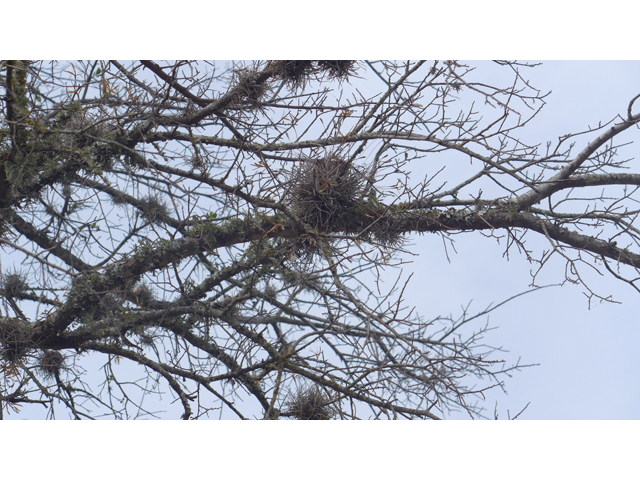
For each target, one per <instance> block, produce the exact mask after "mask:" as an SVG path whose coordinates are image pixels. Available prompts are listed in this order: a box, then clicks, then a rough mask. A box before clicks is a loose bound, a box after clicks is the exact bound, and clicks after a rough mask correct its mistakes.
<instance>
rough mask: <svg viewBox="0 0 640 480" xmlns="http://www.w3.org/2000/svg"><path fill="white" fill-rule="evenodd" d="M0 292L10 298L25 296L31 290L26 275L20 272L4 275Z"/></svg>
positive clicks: (0, 284)
mask: <svg viewBox="0 0 640 480" xmlns="http://www.w3.org/2000/svg"><path fill="white" fill-rule="evenodd" d="M0 290H1V291H2V293H3V294H4V295H5V296H7V297H10V298H16V297H20V296H21V295H24V294H25V293H27V291H28V290H29V284H28V283H27V277H26V275H24V274H22V273H20V272H18V271H14V272H11V273H5V274H3V275H2V277H1V283H0Z"/></svg>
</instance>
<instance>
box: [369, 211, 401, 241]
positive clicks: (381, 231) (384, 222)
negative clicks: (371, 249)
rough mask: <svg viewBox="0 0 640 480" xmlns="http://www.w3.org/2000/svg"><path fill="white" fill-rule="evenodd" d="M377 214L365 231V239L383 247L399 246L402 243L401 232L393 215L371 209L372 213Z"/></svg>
mask: <svg viewBox="0 0 640 480" xmlns="http://www.w3.org/2000/svg"><path fill="white" fill-rule="evenodd" d="M376 214H379V216H377V217H376V220H375V221H374V222H373V223H372V224H371V227H370V228H369V229H368V230H367V231H366V232H365V235H364V236H365V238H364V239H365V240H368V241H374V242H377V243H379V244H381V245H383V246H385V247H391V248H394V247H400V246H402V244H403V243H404V238H403V236H402V234H403V232H402V230H401V229H400V227H399V226H398V221H397V219H396V218H395V217H393V216H391V215H389V214H386V213H382V214H380V212H374V211H372V215H376Z"/></svg>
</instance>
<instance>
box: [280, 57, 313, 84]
mask: <svg viewBox="0 0 640 480" xmlns="http://www.w3.org/2000/svg"><path fill="white" fill-rule="evenodd" d="M271 69H272V71H273V73H274V76H275V77H276V78H279V79H280V80H282V81H283V82H284V83H285V85H287V86H288V87H290V88H291V89H296V88H298V87H304V86H305V85H306V83H307V81H308V80H309V79H310V78H311V77H312V76H313V75H314V74H315V72H316V65H315V63H314V61H313V60H276V61H273V62H271Z"/></svg>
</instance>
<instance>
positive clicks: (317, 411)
mask: <svg viewBox="0 0 640 480" xmlns="http://www.w3.org/2000/svg"><path fill="white" fill-rule="evenodd" d="M331 403H333V402H332V400H331V399H330V398H329V396H328V395H327V394H326V393H324V392H323V391H322V390H321V389H320V387H318V386H316V385H313V386H311V387H303V388H300V389H298V391H297V392H295V393H293V394H292V395H291V398H290V399H289V400H288V401H287V402H285V407H286V408H287V409H288V412H287V413H288V414H289V415H291V416H292V417H294V418H297V419H298V420H331V419H332V418H334V417H335V416H336V414H337V412H336V410H335V409H334V408H333V407H331Z"/></svg>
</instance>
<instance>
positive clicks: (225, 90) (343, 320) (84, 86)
mask: <svg viewBox="0 0 640 480" xmlns="http://www.w3.org/2000/svg"><path fill="white" fill-rule="evenodd" d="M533 67H535V65H531V64H525V63H518V62H494V63H492V64H489V63H482V64H480V65H478V66H477V68H475V67H471V66H468V65H464V64H462V63H460V62H454V61H446V62H442V61H432V62H428V61H421V62H355V61H342V60H336V61H263V62H254V63H235V64H227V63H220V62H218V63H209V62H186V61H179V62H159V63H158V62H152V61H139V62H130V63H124V64H123V63H119V62H116V61H111V62H102V61H96V62H71V63H68V62H66V63H65V62H25V61H4V62H2V63H0V82H1V87H2V89H3V96H2V98H1V100H0V101H1V106H2V117H1V120H2V121H1V123H0V246H1V247H2V251H3V264H2V266H1V267H2V271H1V272H0V273H1V275H2V278H1V283H0V295H1V298H2V308H3V311H2V312H0V372H1V373H0V415H8V414H13V413H15V412H16V411H19V410H20V409H21V408H23V407H25V406H27V405H28V404H38V405H39V406H40V407H39V408H41V409H43V411H46V412H47V416H48V417H50V418H55V417H57V416H60V415H63V416H64V417H66V416H68V415H70V416H71V417H73V418H97V417H102V416H108V417H111V418H136V417H142V416H161V412H162V411H163V410H164V409H166V408H167V407H166V406H164V407H158V404H157V399H158V398H162V393H163V392H164V390H165V389H167V388H168V389H169V390H170V392H171V394H172V395H173V396H174V397H175V398H176V399H178V400H179V403H180V404H181V406H182V413H181V415H182V418H185V419H188V418H201V417H209V416H215V417H217V416H219V415H221V414H222V415H227V413H228V414H230V415H233V416H235V417H237V418H247V417H248V418H255V417H259V418H269V419H275V418H303V419H330V418H345V419H346V418H363V417H364V418H369V417H372V418H379V417H385V418H387V417H389V418H397V417H399V416H403V417H408V418H416V417H417V418H433V419H436V418H440V417H442V416H443V414H445V413H446V412H447V411H448V410H449V409H464V410H466V411H467V412H469V414H470V415H472V416H479V415H482V404H481V403H480V402H478V398H479V397H478V394H480V393H481V391H482V389H484V388H490V387H491V386H495V385H500V384H501V382H502V380H501V377H502V376H503V375H505V374H507V373H508V372H509V371H510V370H512V369H518V368H520V367H521V365H512V366H509V365H505V364H504V363H503V362H501V361H499V359H494V358H493V357H492V356H491V354H492V352H493V350H492V349H491V348H489V347H487V346H486V345H485V344H484V342H483V341H482V339H483V334H484V332H485V330H484V328H483V327H482V326H480V327H479V328H475V329H474V330H472V331H470V330H469V328H468V327H469V325H473V321H474V320H478V319H482V318H483V317H484V316H486V315H487V314H488V313H489V311H491V310H492V309H493V308H495V307H493V308H488V309H486V310H484V311H481V312H477V313H476V314H472V313H471V312H464V314H463V315H462V316H461V317H460V318H456V319H454V318H452V317H448V318H445V317H438V318H434V319H427V318H424V317H423V316H422V315H421V314H420V312H418V311H414V310H413V309H411V308H409V307H407V306H406V305H405V303H404V302H403V300H402V292H403V289H404V280H402V281H400V280H399V278H400V277H398V276H397V272H398V271H399V269H398V268H396V267H398V266H399V263H400V262H399V260H398V258H399V257H398V255H397V254H398V253H399V252H404V251H405V250H406V249H407V245H406V240H407V238H410V236H411V235H412V234H416V233H427V232H428V233H431V234H436V235H439V236H441V237H442V239H443V241H444V242H445V243H448V242H451V235H453V234H456V233H460V232H468V233H469V234H483V235H486V236H494V237H496V238H500V239H505V240H506V243H505V245H506V247H505V248H506V250H507V252H510V251H512V250H515V251H516V252H517V253H519V254H522V255H525V256H526V258H527V259H528V260H529V261H530V262H532V263H533V264H534V265H536V268H535V269H534V270H533V275H534V278H533V282H534V285H535V280H536V275H537V274H538V272H539V271H540V270H541V269H542V268H544V267H545V266H546V265H547V264H548V263H549V260H550V259H551V258H554V257H559V258H562V259H564V261H565V262H566V269H565V271H564V272H561V273H560V275H564V277H563V280H565V281H570V282H575V283H579V284H582V286H583V288H584V289H585V292H586V293H587V294H588V295H589V296H590V297H592V298H593V297H595V298H605V299H606V298H608V297H607V296H606V294H605V295H603V294H601V293H600V292H596V291H594V290H592V289H591V288H590V286H589V285H588V284H587V283H586V282H585V281H583V275H582V273H581V272H583V270H584V269H597V270H603V271H608V272H609V273H610V274H611V275H613V276H614V277H616V278H617V279H619V280H621V281H623V282H626V283H628V284H629V285H631V286H632V287H633V288H635V289H636V290H637V289H638V286H637V282H638V275H637V273H638V267H640V251H639V249H638V239H639V233H640V232H639V231H638V229H637V226H636V225H635V221H636V217H637V214H638V208H637V188H638V186H639V185H640V174H634V173H629V172H628V171H627V170H626V168H627V167H628V160H622V159H620V158H619V157H618V156H617V148H618V145H617V144H616V140H617V138H618V135H619V134H621V133H622V132H624V131H625V130H627V129H630V128H637V126H638V123H639V122H640V113H637V110H638V109H637V108H635V109H634V104H635V102H636V101H637V100H638V98H640V95H638V96H636V97H635V98H632V99H629V100H630V101H629V105H628V108H627V109H626V111H624V112H620V115H619V116H618V117H616V118H615V119H612V120H611V121H609V122H608V123H605V124H601V125H599V126H598V127H597V128H592V129H589V130H587V131H584V132H581V133H579V134H575V135H572V134H571V135H565V136H563V137H560V138H559V139H558V140H557V141H554V142H552V143H549V144H547V146H546V148H545V146H541V145H537V144H534V145H528V144H526V143H525V142H524V141H523V140H522V136H521V132H522V131H524V130H523V129H526V127H527V125H528V124H529V123H530V122H531V121H532V119H533V118H535V116H536V114H537V113H538V112H539V111H540V109H541V108H542V107H543V106H544V104H545V101H546V98H547V95H546V94H545V93H544V92H541V91H539V90H537V89H536V88H535V87H534V86H533V85H531V84H530V82H529V81H528V80H527V77H526V74H527V71H528V70H529V69H531V68H533ZM489 69H497V70H498V71H499V72H500V76H499V77H492V76H490V75H489V74H488V73H487V72H486V71H485V70H487V71H488V70H489ZM492 78H493V79H494V80H491V79H492ZM495 78H499V79H500V80H495ZM634 112H635V113H634ZM578 135H581V136H583V137H585V138H588V142H589V143H588V144H587V146H586V147H585V148H583V149H582V150H580V151H574V147H573V141H574V139H575V138H576V137H577V136H578ZM591 187H598V188H597V189H593V188H591ZM608 192H611V194H609V193H608ZM531 236H538V237H540V238H544V239H545V240H546V242H547V244H548V248H547V249H546V250H544V251H541V252H539V251H534V250H532V249H531V248H530V247H529V245H527V238H529V237H531ZM383 276H384V277H385V279H386V280H387V282H386V283H384V284H383V283H381V282H379V281H378V280H380V279H381V278H382V277H383ZM391 277H393V278H398V281H396V282H395V283H394V282H393V281H391V282H389V280H390V279H392V278H391ZM389 285H391V287H389ZM96 365H97V366H96ZM125 367H126V368H125ZM485 381H486V382H487V383H486V385H485V384H483V383H482V382H485ZM478 384H482V385H483V386H482V387H477V386H476V385H478ZM165 400H166V399H165ZM171 401H172V400H169V402H167V403H170V402H171ZM61 411H64V412H65V413H64V414H62V413H61ZM221 412H223V413H221Z"/></svg>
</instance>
